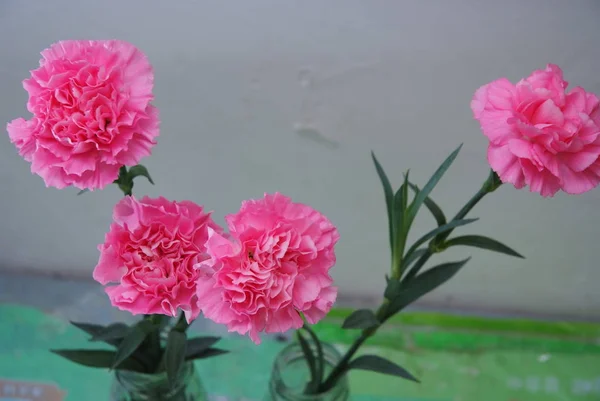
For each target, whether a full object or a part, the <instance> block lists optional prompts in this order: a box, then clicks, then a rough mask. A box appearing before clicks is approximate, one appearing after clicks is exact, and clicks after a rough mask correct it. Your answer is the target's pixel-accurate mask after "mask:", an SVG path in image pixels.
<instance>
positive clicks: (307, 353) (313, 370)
mask: <svg viewBox="0 0 600 401" xmlns="http://www.w3.org/2000/svg"><path fill="white" fill-rule="evenodd" d="M296 336H297V337H298V343H300V348H302V353H303V354H304V359H306V364H307V365H308V370H309V371H310V382H309V383H308V386H307V387H308V388H309V389H312V388H314V387H315V386H317V385H318V384H319V383H318V376H317V365H316V363H317V361H316V359H315V355H314V354H313V351H312V349H310V345H309V344H308V341H306V339H305V338H304V336H303V335H302V332H301V331H300V330H298V331H296Z"/></svg>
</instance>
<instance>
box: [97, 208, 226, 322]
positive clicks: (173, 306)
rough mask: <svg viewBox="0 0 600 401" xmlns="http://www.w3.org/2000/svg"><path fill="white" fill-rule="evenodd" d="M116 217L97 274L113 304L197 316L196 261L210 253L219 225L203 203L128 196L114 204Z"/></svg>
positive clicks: (137, 310)
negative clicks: (210, 237)
mask: <svg viewBox="0 0 600 401" xmlns="http://www.w3.org/2000/svg"><path fill="white" fill-rule="evenodd" d="M113 220H114V223H113V224H112V225H111V227H110V231H109V232H108V233H107V234H106V238H105V240H104V244H101V245H100V246H99V247H98V249H99V250H100V260H99V262H98V265H97V266H96V268H95V269H94V274H93V275H94V279H95V280H96V281H98V282H100V283H101V284H104V285H106V284H109V283H116V285H110V286H108V287H106V293H107V294H108V296H109V298H110V300H111V302H112V304H113V305H114V306H115V307H117V308H119V309H122V310H127V311H130V312H132V313H133V314H153V313H155V314H164V315H169V316H177V313H178V310H179V309H180V310H183V311H184V312H185V315H186V317H187V319H188V321H191V320H193V319H195V318H196V317H197V316H198V313H199V311H200V309H199V308H198V305H197V296H196V283H197V281H198V279H199V278H200V271H199V270H198V269H196V265H197V264H198V263H200V262H203V261H204V260H207V259H209V258H210V256H209V255H208V254H207V252H206V245H205V244H206V241H207V240H208V233H209V231H216V232H219V231H220V228H219V226H217V225H216V224H215V223H214V222H213V221H212V219H211V217H210V214H209V213H205V212H204V210H203V208H202V207H201V206H198V205H196V204H194V203H192V202H189V201H184V202H171V201H168V200H167V199H165V198H162V197H161V198H157V199H151V198H148V197H144V198H142V199H141V200H137V199H136V198H135V197H132V196H126V197H125V198H123V199H122V200H121V201H120V202H119V203H117V205H116V206H115V208H114V212H113Z"/></svg>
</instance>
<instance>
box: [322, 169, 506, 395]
mask: <svg viewBox="0 0 600 401" xmlns="http://www.w3.org/2000/svg"><path fill="white" fill-rule="evenodd" d="M500 185H502V181H500V178H498V175H497V174H496V173H495V172H494V171H490V174H489V176H488V178H487V179H486V181H485V182H484V183H483V185H482V186H481V188H480V189H479V191H477V192H476V193H475V195H473V197H472V198H471V199H469V201H467V203H466V204H465V205H464V206H463V207H462V208H461V209H460V210H459V212H458V213H457V214H456V216H455V217H454V219H453V220H459V219H463V218H464V217H465V216H466V215H467V213H469V212H470V211H471V209H473V207H475V205H476V204H477V203H478V202H479V201H480V200H481V199H483V197H484V196H485V195H487V194H489V193H491V192H494V191H495V190H496V189H498V187H499V186H500ZM451 232H452V230H450V231H447V232H446V233H444V234H443V235H441V236H440V238H434V239H433V240H432V241H443V240H445V239H446V238H448V236H449V235H450V233H451ZM432 255H433V251H432V250H431V247H430V249H428V250H427V252H425V253H424V254H423V255H422V256H421V257H420V258H419V260H418V261H417V262H416V263H415V264H414V265H413V267H412V268H411V269H410V271H409V272H408V274H407V276H406V278H405V279H404V280H407V279H408V280H410V279H412V278H413V277H414V276H415V275H416V274H417V273H418V272H419V270H420V269H421V268H422V267H423V266H424V265H425V263H427V261H428V260H429V258H430V257H431V256H432ZM400 260H401V259H400ZM394 262H396V261H394ZM388 303H389V300H388V299H384V300H383V302H382V304H381V306H380V307H379V309H378V310H377V314H376V315H377V318H378V320H379V321H380V322H382V323H383V322H385V321H386V320H387V319H389V318H390V317H391V316H387V313H386V309H387V304H388ZM379 327H381V325H379V326H376V327H373V328H371V329H368V330H363V332H362V333H361V335H360V337H358V338H357V339H356V340H355V341H354V343H353V344H352V346H351V347H350V348H349V349H348V351H347V352H346V353H345V354H344V356H343V357H342V359H341V360H340V362H339V363H338V364H337V365H336V366H335V367H334V368H333V370H332V371H331V373H330V374H329V376H328V377H327V379H326V380H325V381H324V382H323V384H322V385H321V387H320V388H319V391H320V392H326V391H327V390H329V389H331V388H332V387H333V386H334V385H335V384H336V383H337V381H338V380H339V379H340V377H342V376H343V375H344V374H345V373H346V371H347V369H348V364H349V363H350V360H351V359H352V357H353V356H354V354H355V353H356V352H357V351H358V349H359V348H360V346H361V345H362V344H363V343H364V342H365V341H366V340H367V339H368V338H369V337H371V336H372V335H374V334H375V333H376V332H377V329H378V328H379Z"/></svg>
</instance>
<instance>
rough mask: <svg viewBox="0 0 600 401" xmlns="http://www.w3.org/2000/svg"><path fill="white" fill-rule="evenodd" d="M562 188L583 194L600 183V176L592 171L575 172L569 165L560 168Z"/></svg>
mask: <svg viewBox="0 0 600 401" xmlns="http://www.w3.org/2000/svg"><path fill="white" fill-rule="evenodd" d="M560 178H561V188H562V190H563V191H565V192H566V193H568V194H574V195H577V194H582V193H584V192H587V191H590V190H592V189H594V188H596V187H597V186H598V183H600V176H598V175H597V174H595V173H594V172H592V171H580V172H575V171H573V170H571V169H570V168H569V167H568V166H567V165H563V166H562V168H561V169H560Z"/></svg>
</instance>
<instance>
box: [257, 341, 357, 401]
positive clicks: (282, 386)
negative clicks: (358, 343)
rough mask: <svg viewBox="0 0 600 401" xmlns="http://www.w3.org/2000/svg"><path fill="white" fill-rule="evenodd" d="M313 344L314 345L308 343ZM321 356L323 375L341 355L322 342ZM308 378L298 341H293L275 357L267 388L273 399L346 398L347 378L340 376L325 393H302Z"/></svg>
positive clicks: (333, 400) (340, 400)
mask: <svg viewBox="0 0 600 401" xmlns="http://www.w3.org/2000/svg"><path fill="white" fill-rule="evenodd" d="M309 345H310V346H311V347H313V351H314V344H312V343H310V344H309ZM323 357H324V361H325V375H327V374H328V373H329V372H330V371H331V370H332V369H333V367H334V366H335V365H336V364H337V362H339V360H340V359H341V358H342V356H341V355H340V353H339V352H338V350H337V349H335V347H333V346H332V345H330V344H326V343H324V344H323ZM309 379H310V372H309V370H308V365H307V364H306V360H305V358H304V353H303V352H302V348H301V347H300V345H299V344H297V343H293V344H290V345H288V346H287V347H285V348H284V349H283V350H282V351H281V352H280V353H279V354H278V356H277V358H276V359H275V363H274V365H273V371H272V373H271V382H270V384H269V391H270V395H271V399H272V400H273V401H347V400H348V398H349V393H350V391H349V386H348V380H347V378H346V377H342V378H341V379H340V380H339V381H338V382H337V384H336V385H335V386H334V387H333V388H331V389H330V390H329V391H327V392H326V393H321V394H314V395H305V394H304V388H305V386H306V383H308V381H309Z"/></svg>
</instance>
